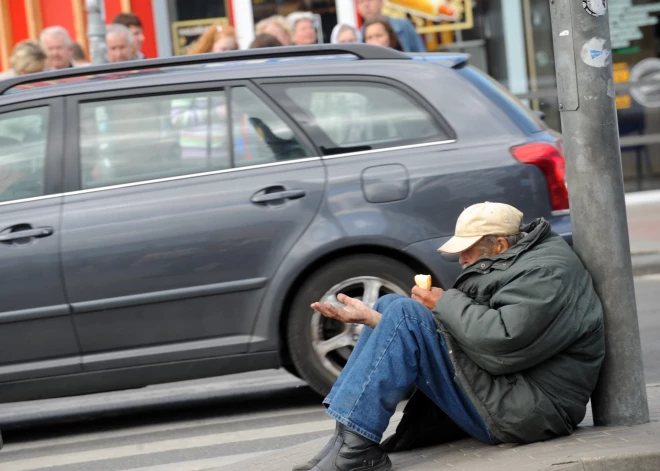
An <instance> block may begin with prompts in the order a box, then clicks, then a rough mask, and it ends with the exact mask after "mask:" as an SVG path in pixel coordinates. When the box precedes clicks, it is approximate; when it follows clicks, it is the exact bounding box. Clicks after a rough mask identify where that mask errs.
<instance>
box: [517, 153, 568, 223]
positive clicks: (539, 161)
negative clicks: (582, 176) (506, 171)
mask: <svg viewBox="0 0 660 471" xmlns="http://www.w3.org/2000/svg"><path fill="white" fill-rule="evenodd" d="M511 153H512V154H513V156H514V157H515V158H516V159H517V160H518V161H520V162H522V163H524V164H531V165H536V166H537V167H538V168H539V169H540V170H541V172H543V175H544V176H545V181H546V183H547V184H548V192H549V193H550V205H551V206H552V209H553V211H558V210H561V209H568V190H567V189H566V166H565V163H564V156H563V155H562V153H561V151H560V150H559V149H558V148H557V147H555V146H553V145H552V144H548V143H546V142H533V143H530V144H524V145H522V146H518V147H514V148H512V149H511Z"/></svg>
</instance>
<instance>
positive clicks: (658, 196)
mask: <svg viewBox="0 0 660 471" xmlns="http://www.w3.org/2000/svg"><path fill="white" fill-rule="evenodd" d="M626 209H627V213H628V234H629V235H630V253H631V257H632V262H633V272H634V273H635V275H645V274H648V273H658V272H660V190H654V191H643V192H637V193H628V194H627V195H626Z"/></svg>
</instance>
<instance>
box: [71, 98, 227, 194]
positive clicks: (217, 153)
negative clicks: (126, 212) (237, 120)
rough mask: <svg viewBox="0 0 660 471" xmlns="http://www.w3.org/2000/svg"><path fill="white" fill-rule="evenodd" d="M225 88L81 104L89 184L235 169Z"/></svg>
mask: <svg viewBox="0 0 660 471" xmlns="http://www.w3.org/2000/svg"><path fill="white" fill-rule="evenodd" d="M227 137H228V123H227V102H226V94H225V92H224V91H213V92H202V93H200V92H198V93H188V94H180V95H164V96H157V97H140V98H129V99H122V100H111V101H103V102H93V103H83V104H81V105H80V158H81V179H82V187H83V188H97V187H102V186H108V185H116V184H123V183H131V182H137V181H144V180H153V179H158V178H166V177H172V176H178V175H187V174H193V173H200V172H208V171H214V170H223V169H227V168H230V167H231V156H230V149H229V146H228V139H227Z"/></svg>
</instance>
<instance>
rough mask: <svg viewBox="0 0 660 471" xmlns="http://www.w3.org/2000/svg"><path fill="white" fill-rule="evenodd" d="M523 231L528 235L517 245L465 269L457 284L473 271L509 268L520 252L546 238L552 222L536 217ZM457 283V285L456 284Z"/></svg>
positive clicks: (522, 228) (523, 227) (485, 271)
mask: <svg viewBox="0 0 660 471" xmlns="http://www.w3.org/2000/svg"><path fill="white" fill-rule="evenodd" d="M520 230H521V232H526V233H527V235H526V236H525V237H524V238H523V239H522V240H521V241H520V242H518V243H517V244H516V245H514V246H513V247H511V248H509V250H507V251H506V252H502V253H501V254H499V255H496V256H494V257H485V258H481V259H479V260H477V261H476V262H474V263H473V264H472V265H470V266H468V267H467V268H465V269H464V270H463V272H462V273H461V274H460V276H459V277H458V279H457V280H456V284H458V282H459V281H461V280H462V279H463V278H464V277H465V276H467V275H469V274H471V273H482V274H483V273H487V272H488V271H490V270H491V269H499V270H506V269H507V268H509V267H510V266H511V265H513V263H514V262H515V260H516V259H517V258H518V257H519V256H520V254H522V253H524V252H527V251H528V250H530V249H531V248H532V247H534V246H535V245H537V244H538V243H539V242H540V241H542V240H543V239H545V238H546V237H547V236H548V235H549V234H550V232H551V227H550V223H549V222H548V221H546V220H545V219H543V218H537V219H534V220H533V221H532V222H531V223H529V224H527V225H524V226H522V227H521V228H520ZM456 284H455V285H456Z"/></svg>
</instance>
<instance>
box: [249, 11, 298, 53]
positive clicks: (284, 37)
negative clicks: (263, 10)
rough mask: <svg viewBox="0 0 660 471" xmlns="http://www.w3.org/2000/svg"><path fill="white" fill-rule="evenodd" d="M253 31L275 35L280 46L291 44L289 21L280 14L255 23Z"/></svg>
mask: <svg viewBox="0 0 660 471" xmlns="http://www.w3.org/2000/svg"><path fill="white" fill-rule="evenodd" d="M254 32H255V33H256V34H257V36H259V35H260V34H264V33H266V34H270V35H271V36H275V37H276V38H277V40H278V41H279V42H280V43H281V44H282V46H290V45H291V28H290V27H289V23H288V22H287V21H286V18H284V17H283V16H282V15H273V16H270V17H268V18H266V19H264V20H261V21H260V22H259V23H257V26H256V27H255V28H254Z"/></svg>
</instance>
